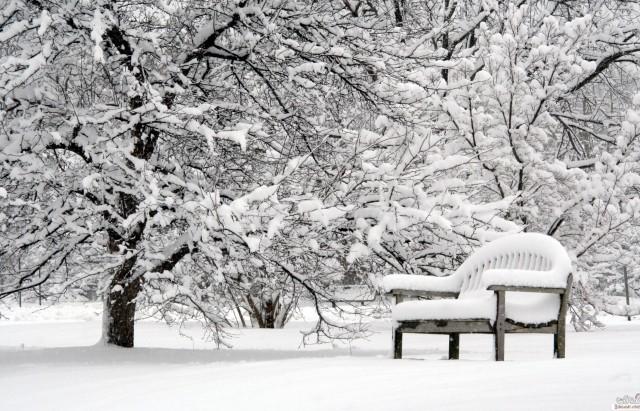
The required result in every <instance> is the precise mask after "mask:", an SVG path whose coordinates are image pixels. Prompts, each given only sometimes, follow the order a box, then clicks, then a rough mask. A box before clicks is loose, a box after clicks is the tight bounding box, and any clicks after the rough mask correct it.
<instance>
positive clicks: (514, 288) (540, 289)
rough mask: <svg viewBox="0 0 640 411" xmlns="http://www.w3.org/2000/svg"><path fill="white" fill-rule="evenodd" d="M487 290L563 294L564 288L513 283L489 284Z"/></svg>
mask: <svg viewBox="0 0 640 411" xmlns="http://www.w3.org/2000/svg"><path fill="white" fill-rule="evenodd" d="M487 290H492V291H518V292H526V293H550V294H564V293H565V291H566V288H555V287H523V286H515V285H490V286H489V287H487Z"/></svg>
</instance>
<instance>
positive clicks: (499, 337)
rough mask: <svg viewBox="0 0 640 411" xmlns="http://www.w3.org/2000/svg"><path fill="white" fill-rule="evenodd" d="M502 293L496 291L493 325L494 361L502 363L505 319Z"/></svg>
mask: <svg viewBox="0 0 640 411" xmlns="http://www.w3.org/2000/svg"><path fill="white" fill-rule="evenodd" d="M504 293H505V292H504V291H496V297H497V298H496V300H497V307H496V308H497V310H496V323H495V326H494V327H495V336H494V342H495V353H496V361H504V321H505V319H504V317H505V311H504V309H505V304H504V300H505V298H504Z"/></svg>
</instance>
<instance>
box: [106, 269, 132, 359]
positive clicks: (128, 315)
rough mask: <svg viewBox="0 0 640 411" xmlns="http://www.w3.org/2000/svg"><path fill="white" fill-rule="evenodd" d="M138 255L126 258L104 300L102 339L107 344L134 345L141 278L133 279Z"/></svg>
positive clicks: (128, 346) (129, 346)
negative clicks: (137, 299)
mask: <svg viewBox="0 0 640 411" xmlns="http://www.w3.org/2000/svg"><path fill="white" fill-rule="evenodd" d="M136 260H137V257H135V256H134V257H131V258H129V259H128V260H126V261H125V262H124V263H123V264H122V266H121V267H120V268H119V269H118V271H117V272H116V274H115V275H114V276H113V279H112V280H111V283H110V284H109V290H108V292H107V298H106V299H105V302H104V313H103V314H102V315H103V316H104V318H103V321H104V328H103V330H102V332H103V336H102V339H103V341H104V342H105V343H106V344H113V345H117V346H119V347H127V348H131V347H133V341H134V318H135V314H136V301H135V300H136V297H137V296H138V293H139V292H140V287H141V279H140V278H136V279H134V280H131V275H132V274H133V267H134V265H135V262H136Z"/></svg>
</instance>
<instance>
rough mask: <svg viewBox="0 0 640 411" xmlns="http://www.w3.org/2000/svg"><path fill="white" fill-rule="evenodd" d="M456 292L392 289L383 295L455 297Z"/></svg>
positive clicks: (456, 295)
mask: <svg viewBox="0 0 640 411" xmlns="http://www.w3.org/2000/svg"><path fill="white" fill-rule="evenodd" d="M458 294H459V293H457V292H453V291H426V290H403V289H393V290H391V291H389V292H387V293H385V295H387V296H405V297H441V298H457V297H458Z"/></svg>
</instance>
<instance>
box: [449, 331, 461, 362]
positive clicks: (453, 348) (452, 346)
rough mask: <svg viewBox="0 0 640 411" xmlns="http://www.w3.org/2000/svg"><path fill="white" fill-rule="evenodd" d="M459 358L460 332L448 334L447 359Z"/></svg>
mask: <svg viewBox="0 0 640 411" xmlns="http://www.w3.org/2000/svg"><path fill="white" fill-rule="evenodd" d="M459 358H460V334H458V333H452V334H449V359H450V360H457V359H459Z"/></svg>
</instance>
